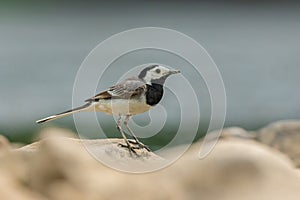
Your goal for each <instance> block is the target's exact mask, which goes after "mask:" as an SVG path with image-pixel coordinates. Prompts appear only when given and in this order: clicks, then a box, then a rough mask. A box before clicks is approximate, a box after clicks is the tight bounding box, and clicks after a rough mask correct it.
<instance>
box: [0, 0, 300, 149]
mask: <svg viewBox="0 0 300 200" xmlns="http://www.w3.org/2000/svg"><path fill="white" fill-rule="evenodd" d="M299 22H300V3H297V2H296V1H295V2H293V1H290V2H287V1H285V3H281V2H279V1H278V2H277V1H227V2H226V3H218V4H217V3H211V2H209V1H202V2H193V1H185V2H183V1H182V2H180V1H165V2H164V3H161V2H159V1H130V2H126V1H111V2H109V3H108V2H105V3H104V2H99V1H33V0H29V1H14V0H12V1H0V91H1V95H0V134H3V135H5V136H6V137H8V138H9V139H10V140H11V141H15V142H30V141H32V139H33V138H34V135H35V134H36V133H37V132H38V131H39V130H40V129H41V128H42V127H45V126H59V127H65V128H70V129H72V130H75V126H74V123H73V118H72V117H68V118H65V119H61V120H58V121H54V122H51V123H50V124H48V125H43V126H40V125H36V124H35V121H36V120H37V119H40V118H42V117H46V116H48V115H51V114H54V113H58V112H61V111H64V110H67V109H69V108H70V107H71V105H72V90H73V84H74V81H75V76H76V73H77V70H78V69H79V67H80V65H81V63H82V61H83V60H84V58H85V57H86V56H87V55H88V53H89V52H90V51H91V50H92V49H93V48H94V47H95V46H96V45H97V44H99V43H100V42H101V41H103V40H105V39H106V38H108V37H110V36H111V35H113V34H116V33H119V32H122V31H125V30H128V29H132V28H137V27H147V26H153V27H165V28H170V29H174V30H177V31H180V32H182V33H185V34H187V35H188V36H190V37H192V38H194V39H195V40H197V41H198V42H199V43H200V44H201V45H202V46H203V47H204V48H205V49H206V50H207V51H208V53H209V54H210V55H211V57H212V58H213V60H214V61H215V63H216V64H217V66H218V68H219V70H220V72H221V75H222V77H223V81H224V84H225V88H226V93H227V116H226V122H225V126H241V127H243V128H246V129H250V130H252V129H257V128H260V127H262V126H264V125H266V124H268V123H269V122H272V121H275V120H281V119H299V118H300V106H299V102H300V93H299V85H300V79H299V74H300V56H299V52H300V23H299ZM108 51H113V49H108ZM149 62H158V63H165V64H168V65H170V66H174V68H176V67H177V68H179V66H180V69H181V70H183V74H184V75H185V76H186V77H187V78H189V80H190V81H191V82H192V83H194V85H195V84H198V85H199V88H198V90H196V93H197V97H198V99H199V102H200V103H199V106H200V108H201V120H202V121H201V123H200V124H199V133H198V137H200V136H201V135H203V133H205V131H206V129H207V125H208V121H209V119H210V101H209V94H208V92H207V89H206V86H205V83H204V82H203V80H202V79H201V77H197V76H192V74H193V71H192V70H191V69H190V68H189V67H188V66H187V67H185V65H188V64H187V63H185V62H184V61H182V60H180V59H179V58H175V57H174V55H167V53H161V52H158V51H151V50H145V51H141V52H135V53H133V54H130V55H128V56H127V57H126V58H122V59H120V60H119V61H117V62H115V63H114V64H113V66H112V67H111V68H110V70H108V71H107V75H106V76H105V79H104V80H101V82H100V83H99V90H102V89H105V88H106V87H108V86H111V85H112V84H113V83H114V82H116V81H117V80H118V79H119V78H120V77H121V76H122V73H120V74H118V75H117V76H116V74H115V72H116V71H117V70H118V69H120V67H121V66H128V67H129V66H137V65H138V64H143V63H149ZM95 67H97V66H95ZM124 72H125V71H124ZM170 81H172V80H170ZM173 84H176V80H173ZM178 87H179V86H178ZM86 98H88V97H83V100H84V99H86ZM170 98H172V95H171V94H169V95H166V96H165V98H164V99H163V101H162V105H164V106H166V107H168V105H171V108H169V109H170V110H174V109H173V108H172V105H173V104H172V103H170V101H171V100H170ZM173 107H176V106H173ZM173 112H175V114H176V113H177V114H178V111H176V109H175V111H173ZM172 116H176V115H172ZM99 118H101V119H99V120H100V121H101V124H102V125H103V126H104V130H107V132H111V133H112V135H113V133H116V134H115V135H113V136H114V137H119V136H120V135H117V130H115V125H114V123H113V119H112V118H111V117H110V116H106V115H99ZM135 120H136V121H137V123H140V124H141V125H143V123H144V125H145V124H147V120H148V121H149V116H148V115H147V114H145V115H144V116H140V117H136V118H135ZM177 124H178V118H176V117H173V118H172V117H171V118H170V120H169V121H168V123H166V124H165V127H164V129H163V130H162V131H161V132H162V134H158V136H156V137H153V138H150V140H151V139H152V143H156V144H157V141H162V140H166V141H167V140H168V138H169V137H171V136H170V134H167V133H166V132H168V131H169V132H172V130H173V128H174V129H175V128H176V127H177ZM172 127H173V128H172Z"/></svg>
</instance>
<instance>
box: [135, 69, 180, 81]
mask: <svg viewBox="0 0 300 200" xmlns="http://www.w3.org/2000/svg"><path fill="white" fill-rule="evenodd" d="M177 73H180V71H179V70H171V69H168V68H167V67H163V66H161V65H151V66H148V67H146V68H144V69H143V70H142V71H141V72H140V74H139V78H140V79H142V80H144V81H145V82H146V83H147V84H149V85H151V84H152V83H157V84H161V85H163V84H164V82H165V80H166V79H167V78H168V76H170V75H172V74H177Z"/></svg>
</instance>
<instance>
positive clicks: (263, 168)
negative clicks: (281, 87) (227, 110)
mask: <svg viewBox="0 0 300 200" xmlns="http://www.w3.org/2000/svg"><path fill="white" fill-rule="evenodd" d="M229 130H230V129H226V130H225V131H227V132H228V131H229ZM235 131H236V132H235V134H236V133H237V130H236V129H235ZM61 132H63V131H62V130H61ZM68 135H69V134H68ZM229 135H230V134H229ZM118 142H119V140H117V139H114V140H111V143H110V142H109V141H107V140H85V141H83V142H82V141H80V140H78V139H76V138H67V137H60V136H57V134H56V136H55V137H52V138H47V139H43V140H41V141H39V142H37V143H34V144H31V145H29V146H25V147H23V148H19V149H16V150H11V149H10V148H7V146H9V145H4V146H5V148H0V177H1V178H0V199H5V200H10V199H13V200H15V199H18V200H19V199H21V200H22V199H55V200H66V199H72V200H81V199H85V200H94V199H95V200H97V199H99V200H102V199H107V200H109V199H175V200H176V199H205V200H216V199H222V200H248V199H249V200H256V199H257V200H269V199H272V200H277V199H278V200H281V199H287V200H294V199H295V200H296V199H297V200H298V199H299V197H300V175H299V171H297V170H296V169H295V168H294V166H293V164H292V162H291V160H290V159H289V158H288V157H287V156H285V155H284V154H282V153H280V152H279V151H277V150H273V149H272V148H270V147H268V146H266V145H264V144H260V143H258V142H256V141H254V140H244V139H237V138H235V137H226V139H225V140H221V141H219V142H218V144H217V145H216V147H215V148H214V150H213V151H212V152H211V153H210V154H209V156H208V157H206V158H205V159H203V160H199V159H198V153H199V152H198V151H199V149H200V145H201V144H200V143H196V144H194V145H193V146H192V147H191V148H190V149H189V151H188V152H186V153H185V154H184V156H183V157H181V158H180V159H179V160H178V161H177V162H175V163H174V164H173V165H171V166H169V167H167V168H164V169H162V170H159V171H156V172H152V173H144V174H128V173H122V172H119V171H116V170H113V169H111V168H109V167H106V166H104V165H103V164H101V163H100V162H98V161H96V160H95V159H94V158H93V157H92V156H91V155H90V154H89V153H88V152H87V150H86V148H85V147H86V146H85V147H84V145H88V146H89V147H95V148H96V149H94V151H93V153H96V154H98V155H99V156H101V157H106V158H107V159H109V161H110V162H112V163H117V164H118V165H122V166H125V168H126V167H137V166H138V167H145V166H148V165H151V164H153V163H154V164H155V163H159V162H163V161H164V159H163V158H160V157H159V156H157V155H155V154H153V153H147V152H139V153H140V154H141V155H143V156H141V157H140V158H136V157H131V156H130V155H129V153H128V151H126V150H125V149H122V148H120V147H118V146H117V143H118ZM83 144H84V145H83ZM175 151H176V148H174V149H173V150H172V151H170V152H171V153H172V152H175Z"/></svg>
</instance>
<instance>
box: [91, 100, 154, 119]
mask: <svg viewBox="0 0 300 200" xmlns="http://www.w3.org/2000/svg"><path fill="white" fill-rule="evenodd" d="M145 102H146V101H145V100H143V99H140V100H136V99H131V100H126V99H109V100H100V101H99V102H97V103H96V104H95V110H96V111H98V112H104V113H107V114H114V115H135V114H139V113H144V112H146V111H148V110H149V109H150V108H151V106H150V105H148V104H146V103H145Z"/></svg>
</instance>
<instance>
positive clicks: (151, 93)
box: [146, 83, 164, 106]
mask: <svg viewBox="0 0 300 200" xmlns="http://www.w3.org/2000/svg"><path fill="white" fill-rule="evenodd" d="M163 94H164V88H163V86H162V85H161V84H156V83H152V85H148V84H147V91H146V103H147V104H148V105H150V106H154V105H156V104H158V103H159V102H160V100H161V99H162V96H163Z"/></svg>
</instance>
